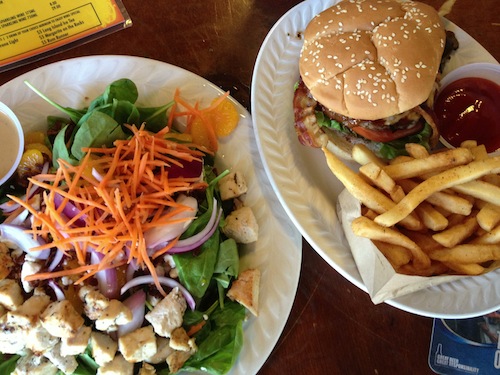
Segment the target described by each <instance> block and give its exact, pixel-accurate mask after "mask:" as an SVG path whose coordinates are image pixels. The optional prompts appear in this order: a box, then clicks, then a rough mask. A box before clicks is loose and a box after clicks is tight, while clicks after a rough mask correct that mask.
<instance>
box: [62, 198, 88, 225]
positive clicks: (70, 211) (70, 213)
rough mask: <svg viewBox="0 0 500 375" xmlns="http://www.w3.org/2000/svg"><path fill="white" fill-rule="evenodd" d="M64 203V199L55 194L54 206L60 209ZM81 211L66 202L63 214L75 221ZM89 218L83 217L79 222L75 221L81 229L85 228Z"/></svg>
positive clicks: (69, 202)
mask: <svg viewBox="0 0 500 375" xmlns="http://www.w3.org/2000/svg"><path fill="white" fill-rule="evenodd" d="M63 201H64V197H63V196H62V195H60V194H57V193H55V194H54V206H55V207H56V208H59V207H60V206H61V203H62V202H63ZM80 212H81V211H80V210H79V209H78V208H77V207H76V206H75V205H74V204H73V203H72V202H71V201H68V202H66V205H65V206H64V209H63V212H62V213H63V214H64V215H65V216H66V217H67V218H68V219H73V218H74V217H75V216H76V215H78V214H79V213H80ZM86 218H87V215H85V214H84V215H82V216H80V217H79V218H78V219H77V220H75V224H76V225H77V226H79V227H83V226H85V220H86Z"/></svg>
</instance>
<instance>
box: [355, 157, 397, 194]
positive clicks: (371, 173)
mask: <svg viewBox="0 0 500 375" xmlns="http://www.w3.org/2000/svg"><path fill="white" fill-rule="evenodd" d="M359 172H360V173H361V174H362V175H363V176H365V177H366V178H368V179H369V181H371V182H372V183H373V184H374V185H375V186H377V187H379V188H380V189H382V190H383V191H385V192H386V193H387V194H389V195H390V197H391V199H392V200H393V201H394V202H396V203H397V202H399V201H400V200H401V199H403V197H404V195H405V194H404V191H403V189H402V188H401V187H400V186H398V185H396V183H395V182H394V180H393V179H392V178H391V177H389V175H388V174H387V173H385V171H384V170H383V169H382V168H381V167H380V166H378V165H377V164H375V163H373V162H370V163H367V164H365V165H362V166H361V167H359Z"/></svg>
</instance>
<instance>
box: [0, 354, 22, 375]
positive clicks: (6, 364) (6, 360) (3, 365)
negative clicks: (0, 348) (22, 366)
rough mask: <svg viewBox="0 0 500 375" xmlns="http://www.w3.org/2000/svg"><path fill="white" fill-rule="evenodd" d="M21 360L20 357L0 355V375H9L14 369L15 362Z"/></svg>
mask: <svg viewBox="0 0 500 375" xmlns="http://www.w3.org/2000/svg"><path fill="white" fill-rule="evenodd" d="M19 358H21V356H19V355H17V354H15V355H11V356H10V357H9V356H6V355H5V354H1V353H0V374H11V373H13V372H14V370H15V369H16V364H17V360H18V359H19Z"/></svg>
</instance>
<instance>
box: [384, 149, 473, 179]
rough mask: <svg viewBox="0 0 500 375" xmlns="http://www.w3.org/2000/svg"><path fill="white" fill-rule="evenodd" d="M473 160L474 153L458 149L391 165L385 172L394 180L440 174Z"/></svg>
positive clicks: (386, 167)
mask: <svg viewBox="0 0 500 375" xmlns="http://www.w3.org/2000/svg"><path fill="white" fill-rule="evenodd" d="M472 160H473V156H472V153H471V152H470V150H469V149H466V148H456V149H453V150H447V151H443V152H439V153H436V154H431V155H429V156H428V157H425V158H421V159H412V160H409V161H407V162H403V163H398V164H391V165H387V166H385V167H384V171H385V172H386V173H387V174H388V175H389V176H391V177H392V178H393V179H394V180H396V181H397V180H401V179H403V178H412V177H417V176H422V175H425V174H428V173H434V172H440V171H442V170H444V169H448V168H450V167H454V166H459V165H464V164H467V163H469V162H471V161H472Z"/></svg>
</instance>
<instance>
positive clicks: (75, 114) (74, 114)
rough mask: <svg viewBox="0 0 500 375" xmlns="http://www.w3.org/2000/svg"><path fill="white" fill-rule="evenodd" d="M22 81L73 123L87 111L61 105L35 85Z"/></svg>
mask: <svg viewBox="0 0 500 375" xmlns="http://www.w3.org/2000/svg"><path fill="white" fill-rule="evenodd" d="M24 83H25V84H26V85H27V86H28V87H29V88H30V89H32V90H33V91H34V92H35V94H37V95H38V96H40V97H41V98H42V99H43V100H45V101H46V102H47V103H49V104H51V105H52V106H54V107H56V108H57V109H59V110H60V111H61V112H64V113H66V115H68V116H69V117H70V118H71V120H72V121H73V122H74V123H75V124H76V123H78V121H79V120H80V118H81V117H82V116H83V115H84V114H85V112H87V111H86V110H79V109H73V108H70V107H63V106H62V105H60V104H58V103H56V102H54V101H53V100H52V99H50V98H48V97H47V96H46V95H44V94H43V93H42V92H40V91H39V90H38V89H37V88H36V87H34V86H33V85H32V84H31V83H29V82H28V81H24Z"/></svg>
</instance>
